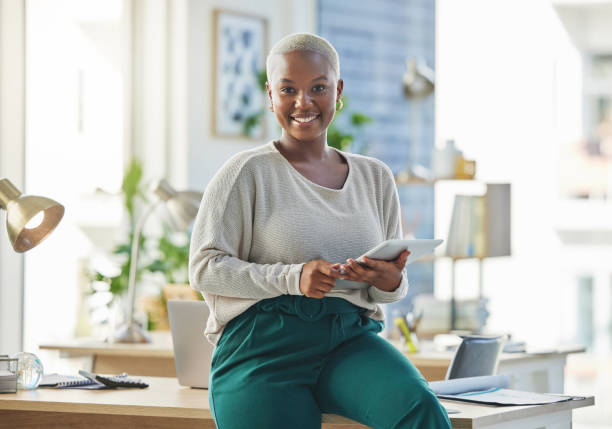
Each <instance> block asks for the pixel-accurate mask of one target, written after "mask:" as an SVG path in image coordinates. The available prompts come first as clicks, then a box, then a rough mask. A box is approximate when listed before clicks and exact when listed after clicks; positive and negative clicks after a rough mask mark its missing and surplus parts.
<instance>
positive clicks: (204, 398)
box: [0, 377, 594, 428]
mask: <svg viewBox="0 0 612 429" xmlns="http://www.w3.org/2000/svg"><path fill="white" fill-rule="evenodd" d="M141 378H143V379H144V380H146V381H147V382H148V383H149V385H150V386H149V388H147V389H118V390H79V389H43V388H39V389H36V390H30V391H19V392H18V393H15V394H2V395H0V413H1V411H2V410H7V411H42V412H56V413H88V414H106V415H108V414H112V415H122V416H147V417H167V418H168V417H169V418H195V419H200V420H212V416H211V413H210V409H209V405H208V390H206V389H190V388H186V387H182V386H179V385H178V381H177V380H176V379H175V378H164V377H141ZM441 402H442V404H443V405H444V406H445V407H446V408H448V409H454V410H459V411H460V413H458V414H451V415H450V418H451V422H452V424H453V427H454V428H472V427H476V426H480V425H486V424H491V423H494V422H495V423H501V422H505V421H512V420H515V419H520V418H526V417H533V416H538V415H544V414H547V413H554V412H558V411H566V410H572V409H574V408H580V407H586V406H589V405H593V404H594V398H593V397H592V396H590V397H587V398H585V399H583V400H580V401H569V402H559V403H556V404H547V405H533V406H522V407H494V406H488V405H476V404H468V403H462V402H452V401H441ZM323 422H324V423H332V424H336V425H344V424H346V425H347V427H355V422H353V421H352V420H350V419H347V418H345V417H341V416H337V415H334V414H324V415H323ZM358 427H362V428H365V426H362V425H358Z"/></svg>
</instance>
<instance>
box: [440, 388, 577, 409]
mask: <svg viewBox="0 0 612 429" xmlns="http://www.w3.org/2000/svg"><path fill="white" fill-rule="evenodd" d="M437 396H438V398H440V399H451V400H454V401H463V402H475V403H478V404H488V405H542V404H552V403H555V402H565V401H572V400H577V399H584V398H583V397H579V396H563V395H552V394H548V393H533V392H523V391H519V390H509V389H499V388H493V389H490V390H486V391H483V392H468V393H461V394H458V395H437Z"/></svg>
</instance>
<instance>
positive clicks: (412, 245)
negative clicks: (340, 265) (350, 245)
mask: <svg viewBox="0 0 612 429" xmlns="http://www.w3.org/2000/svg"><path fill="white" fill-rule="evenodd" d="M442 241H444V240H441V239H416V240H401V239H397V240H386V241H383V242H382V243H380V244H379V245H378V246H376V247H374V248H372V249H370V250H368V251H367V252H366V253H364V254H363V255H361V256H360V257H359V258H357V259H356V260H357V262H360V261H361V258H363V257H364V256H367V257H368V258H371V259H382V260H383V261H392V260H394V259H395V258H397V257H398V256H399V255H400V253H402V252H403V251H404V250H409V251H410V255H409V256H408V259H407V260H406V265H408V264H410V263H412V262H414V261H416V260H417V259H419V258H421V257H423V256H425V255H429V254H431V253H433V252H434V250H435V248H436V247H438V246H439V245H440V244H442ZM368 286H369V285H368V284H367V283H363V282H354V281H351V280H343V279H338V280H336V288H337V289H363V288H365V287H368Z"/></svg>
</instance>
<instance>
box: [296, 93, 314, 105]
mask: <svg viewBox="0 0 612 429" xmlns="http://www.w3.org/2000/svg"><path fill="white" fill-rule="evenodd" d="M309 104H311V99H310V97H309V96H308V94H307V93H306V91H300V92H298V94H297V98H296V100H295V105H296V106H297V107H303V106H308V105H309Z"/></svg>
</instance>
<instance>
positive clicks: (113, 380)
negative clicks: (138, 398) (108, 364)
mask: <svg viewBox="0 0 612 429" xmlns="http://www.w3.org/2000/svg"><path fill="white" fill-rule="evenodd" d="M79 374H81V375H82V376H83V377H87V378H88V379H90V380H94V381H97V382H99V383H102V384H104V385H105V386H107V387H112V388H115V387H138V388H140V389H144V388H145V387H149V385H148V384H147V383H145V382H144V381H142V380H141V379H139V378H130V377H128V376H127V374H125V373H123V374H120V375H100V374H92V373H91V372H89V371H85V370H82V369H81V370H79Z"/></svg>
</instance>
